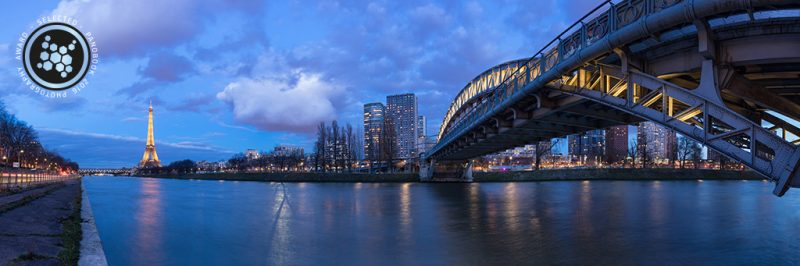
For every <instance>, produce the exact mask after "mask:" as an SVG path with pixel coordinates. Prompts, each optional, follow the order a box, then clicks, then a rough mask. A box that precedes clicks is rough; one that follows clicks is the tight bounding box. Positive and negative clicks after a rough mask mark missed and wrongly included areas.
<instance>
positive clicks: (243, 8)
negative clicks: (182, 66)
mask: <svg viewBox="0 0 800 266" xmlns="http://www.w3.org/2000/svg"><path fill="white" fill-rule="evenodd" d="M263 7H264V4H263V1H256V0H238V1H222V0H212V1H194V0H170V1H161V0H138V1H127V0H94V1H87V0H62V1H61V2H59V4H58V6H57V7H56V9H55V10H53V12H52V14H53V15H64V16H70V17H73V18H76V19H77V20H78V21H79V23H80V24H81V25H83V26H84V28H85V29H84V30H86V31H89V32H92V35H94V36H95V38H96V40H97V43H98V45H99V46H100V47H101V49H102V53H103V55H104V56H111V57H117V56H119V57H126V56H134V55H140V54H145V53H147V52H148V51H150V50H151V49H152V48H165V47H174V46H177V45H180V44H183V43H184V42H186V41H188V40H191V39H192V38H194V37H195V35H197V34H198V33H200V32H201V30H202V29H203V28H204V24H205V23H206V22H207V21H209V20H211V19H213V18H214V16H209V15H208V14H214V15H218V14H219V13H221V12H220V11H225V12H236V11H238V12H245V13H248V14H251V13H257V12H261V11H262V10H263Z"/></svg>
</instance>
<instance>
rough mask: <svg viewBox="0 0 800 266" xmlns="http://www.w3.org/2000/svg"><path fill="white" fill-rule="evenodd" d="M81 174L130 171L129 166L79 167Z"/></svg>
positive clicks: (124, 172) (125, 172) (114, 173)
mask: <svg viewBox="0 0 800 266" xmlns="http://www.w3.org/2000/svg"><path fill="white" fill-rule="evenodd" d="M78 173H79V174H81V175H101V174H108V175H127V174H130V173H131V169H130V168H116V169H114V168H81V169H80V170H78Z"/></svg>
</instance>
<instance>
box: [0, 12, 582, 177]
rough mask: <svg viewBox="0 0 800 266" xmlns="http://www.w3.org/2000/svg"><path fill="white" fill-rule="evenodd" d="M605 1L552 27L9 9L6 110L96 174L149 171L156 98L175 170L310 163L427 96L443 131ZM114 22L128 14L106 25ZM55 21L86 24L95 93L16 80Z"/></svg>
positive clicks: (556, 18)
mask: <svg viewBox="0 0 800 266" xmlns="http://www.w3.org/2000/svg"><path fill="white" fill-rule="evenodd" d="M597 2H598V1H587V2H586V3H584V4H581V5H567V3H563V2H561V3H559V2H556V1H547V2H543V3H542V4H543V5H550V6H554V7H555V6H557V7H560V8H557V10H559V12H555V13H552V14H548V16H546V17H545V16H536V14H526V12H527V13H530V12H534V13H536V12H541V11H537V10H529V9H527V8H526V7H525V5H524V2H522V1H516V2H510V3H506V4H498V3H493V2H480V1H472V2H465V3H460V2H449V1H441V2H430V3H417V2H403V3H392V2H356V3H338V2H336V1H326V2H318V3H317V2H315V3H303V2H292V3H281V2H279V3H264V2H261V1H240V2H236V3H232V4H225V5H224V8H222V7H223V3H222V2H220V1H212V2H206V3H194V2H192V1H175V2H170V3H168V4H164V3H160V4H158V5H159V6H160V7H161V8H159V10H152V9H150V8H149V7H150V6H153V5H155V4H156V2H155V1H140V2H136V3H130V2H123V1H116V0H105V1H92V2H85V1H43V2H37V3H32V4H31V5H10V4H9V5H7V6H6V10H7V11H6V13H7V14H8V15H9V18H8V25H7V26H6V27H4V28H3V29H0V66H3V69H4V71H2V72H1V73H0V84H2V91H3V96H2V100H3V101H4V102H5V103H6V104H7V105H8V108H9V110H10V112H12V113H14V114H16V115H17V116H18V117H20V118H21V119H23V120H25V121H28V122H29V123H30V124H31V125H33V126H34V127H36V129H37V130H38V131H39V132H40V137H41V139H42V142H43V143H45V144H46V145H47V146H48V147H51V148H52V149H55V150H57V151H58V152H60V153H62V154H64V155H65V156H66V157H69V158H73V159H74V160H76V161H78V162H79V163H80V164H81V165H82V166H85V167H121V166H129V165H131V164H132V162H136V161H137V160H138V158H136V157H139V155H138V154H139V153H140V152H141V151H140V150H141V147H142V146H143V145H144V142H145V138H144V136H145V133H146V132H145V130H146V128H145V127H146V126H143V125H145V124H146V122H145V121H146V116H145V114H144V112H143V111H142V110H146V107H147V100H148V99H152V100H153V104H154V107H155V108H156V113H157V114H159V115H158V116H157V118H156V122H155V128H156V139H157V145H158V146H159V153H161V155H160V157H162V159H163V160H164V161H165V162H167V163H168V162H170V161H176V160H181V159H185V158H192V159H195V160H220V159H225V158H228V157H230V156H231V155H233V154H234V153H236V152H239V151H242V150H245V149H248V148H254V149H259V150H267V149H270V148H271V147H273V146H276V145H278V144H296V145H299V146H301V147H304V148H305V149H306V150H309V149H310V148H311V145H312V142H313V138H314V137H313V127H314V125H316V124H317V123H318V122H320V121H326V122H330V121H331V120H334V119H336V120H339V121H340V123H343V124H344V123H351V124H354V125H356V124H360V123H359V122H360V121H361V119H362V117H361V115H362V111H363V104H364V103H368V102H374V101H378V100H381V99H383V98H384V97H385V96H386V95H391V94H401V93H415V94H416V95H418V97H419V100H420V115H424V116H426V117H428V119H427V120H428V124H427V127H429V130H428V131H429V132H436V131H438V127H439V123H441V120H442V117H443V115H444V112H445V110H446V109H447V107H448V105H449V103H450V101H451V100H452V98H453V97H454V96H455V94H456V93H457V92H458V91H459V90H460V89H461V88H462V87H463V86H464V84H466V83H467V82H468V81H469V80H471V79H472V78H473V77H474V76H476V75H478V74H479V73H480V72H482V71H483V70H484V69H486V68H488V67H491V66H493V65H496V64H498V63H500V62H504V61H507V60H512V59H518V58H522V57H528V56H530V54H529V53H530V51H531V50H532V49H531V48H530V47H538V46H541V45H543V44H544V43H546V42H547V41H549V39H550V38H552V36H554V35H555V34H556V33H557V32H558V31H560V30H562V29H563V28H564V26H565V25H568V24H569V23H572V22H573V21H574V20H575V19H576V18H578V17H580V16H581V15H582V14H583V13H585V12H586V11H588V10H589V9H591V7H593V6H595V5H596V3H597ZM114 9H117V10H125V11H126V12H124V13H122V12H119V13H117V12H107V10H114ZM445 10H446V11H447V12H445ZM51 14H61V15H67V16H71V17H74V18H75V19H77V20H78V21H79V23H80V24H82V25H83V26H84V27H85V29H86V31H89V32H92V33H93V35H94V36H96V38H97V42H98V47H99V49H100V51H99V54H100V56H99V58H100V63H99V64H98V70H97V74H96V75H94V76H93V77H91V80H90V82H91V83H90V84H89V86H88V87H86V88H85V89H84V90H82V91H81V92H80V93H79V94H77V95H74V96H70V97H68V98H66V99H47V98H44V97H41V96H39V95H36V94H34V93H33V92H31V91H30V90H28V89H26V88H24V87H22V86H21V83H20V81H19V79H18V77H17V76H16V69H15V68H14V67H13V66H16V64H17V63H18V62H17V61H15V59H14V56H13V55H14V47H15V45H16V40H17V39H18V37H19V34H20V33H21V32H23V31H25V30H27V29H28V28H29V27H30V26H31V25H34V24H35V21H36V20H37V19H39V18H41V17H43V16H47V15H51ZM321 14H324V16H321ZM523 14H525V15H524V16H522V15H523ZM108 21H114V22H116V23H109V22H108ZM101 22H102V23H101ZM478 22H480V23H478ZM536 25H541V27H539V26H536ZM509 43H515V45H508V44H509ZM387 79H388V80H393V81H395V82H386V80H387ZM276 95H280V97H276ZM275 99H280V101H276V100H275ZM266 106H269V107H270V108H265V107H266ZM298 106H314V107H313V108H306V109H305V110H304V109H302V108H296V107H298ZM159 109H160V110H159ZM287 115H292V116H294V117H296V119H291V120H286V119H283V117H286V116H287ZM276 118H280V119H276ZM63 121H70V123H69V124H66V123H63Z"/></svg>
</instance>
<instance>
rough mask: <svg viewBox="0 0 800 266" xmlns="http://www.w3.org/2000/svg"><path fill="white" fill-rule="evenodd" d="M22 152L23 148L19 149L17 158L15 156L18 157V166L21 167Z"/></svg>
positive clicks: (23, 151)
mask: <svg viewBox="0 0 800 266" xmlns="http://www.w3.org/2000/svg"><path fill="white" fill-rule="evenodd" d="M23 153H25V150H19V155H18V157H19V158H17V159H19V167H22V164H23V162H22V154H23Z"/></svg>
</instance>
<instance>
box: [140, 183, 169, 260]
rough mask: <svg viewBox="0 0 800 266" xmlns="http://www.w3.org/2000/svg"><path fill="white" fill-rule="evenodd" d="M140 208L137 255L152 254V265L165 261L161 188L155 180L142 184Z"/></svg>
mask: <svg viewBox="0 0 800 266" xmlns="http://www.w3.org/2000/svg"><path fill="white" fill-rule="evenodd" d="M140 184H141V188H140V189H141V195H142V197H140V198H139V204H138V206H139V208H138V211H137V213H136V215H135V220H136V223H137V228H136V235H135V243H136V245H135V247H136V253H139V254H152V256H151V257H150V258H148V259H149V260H150V262H151V263H153V262H159V261H162V260H163V259H164V251H163V250H161V249H160V247H161V246H162V243H161V242H162V241H161V237H162V235H163V234H162V230H163V228H162V227H163V221H162V218H163V215H162V212H163V206H161V186H160V182H158V180H155V179H144V180H143V181H142V182H141V183H140Z"/></svg>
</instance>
